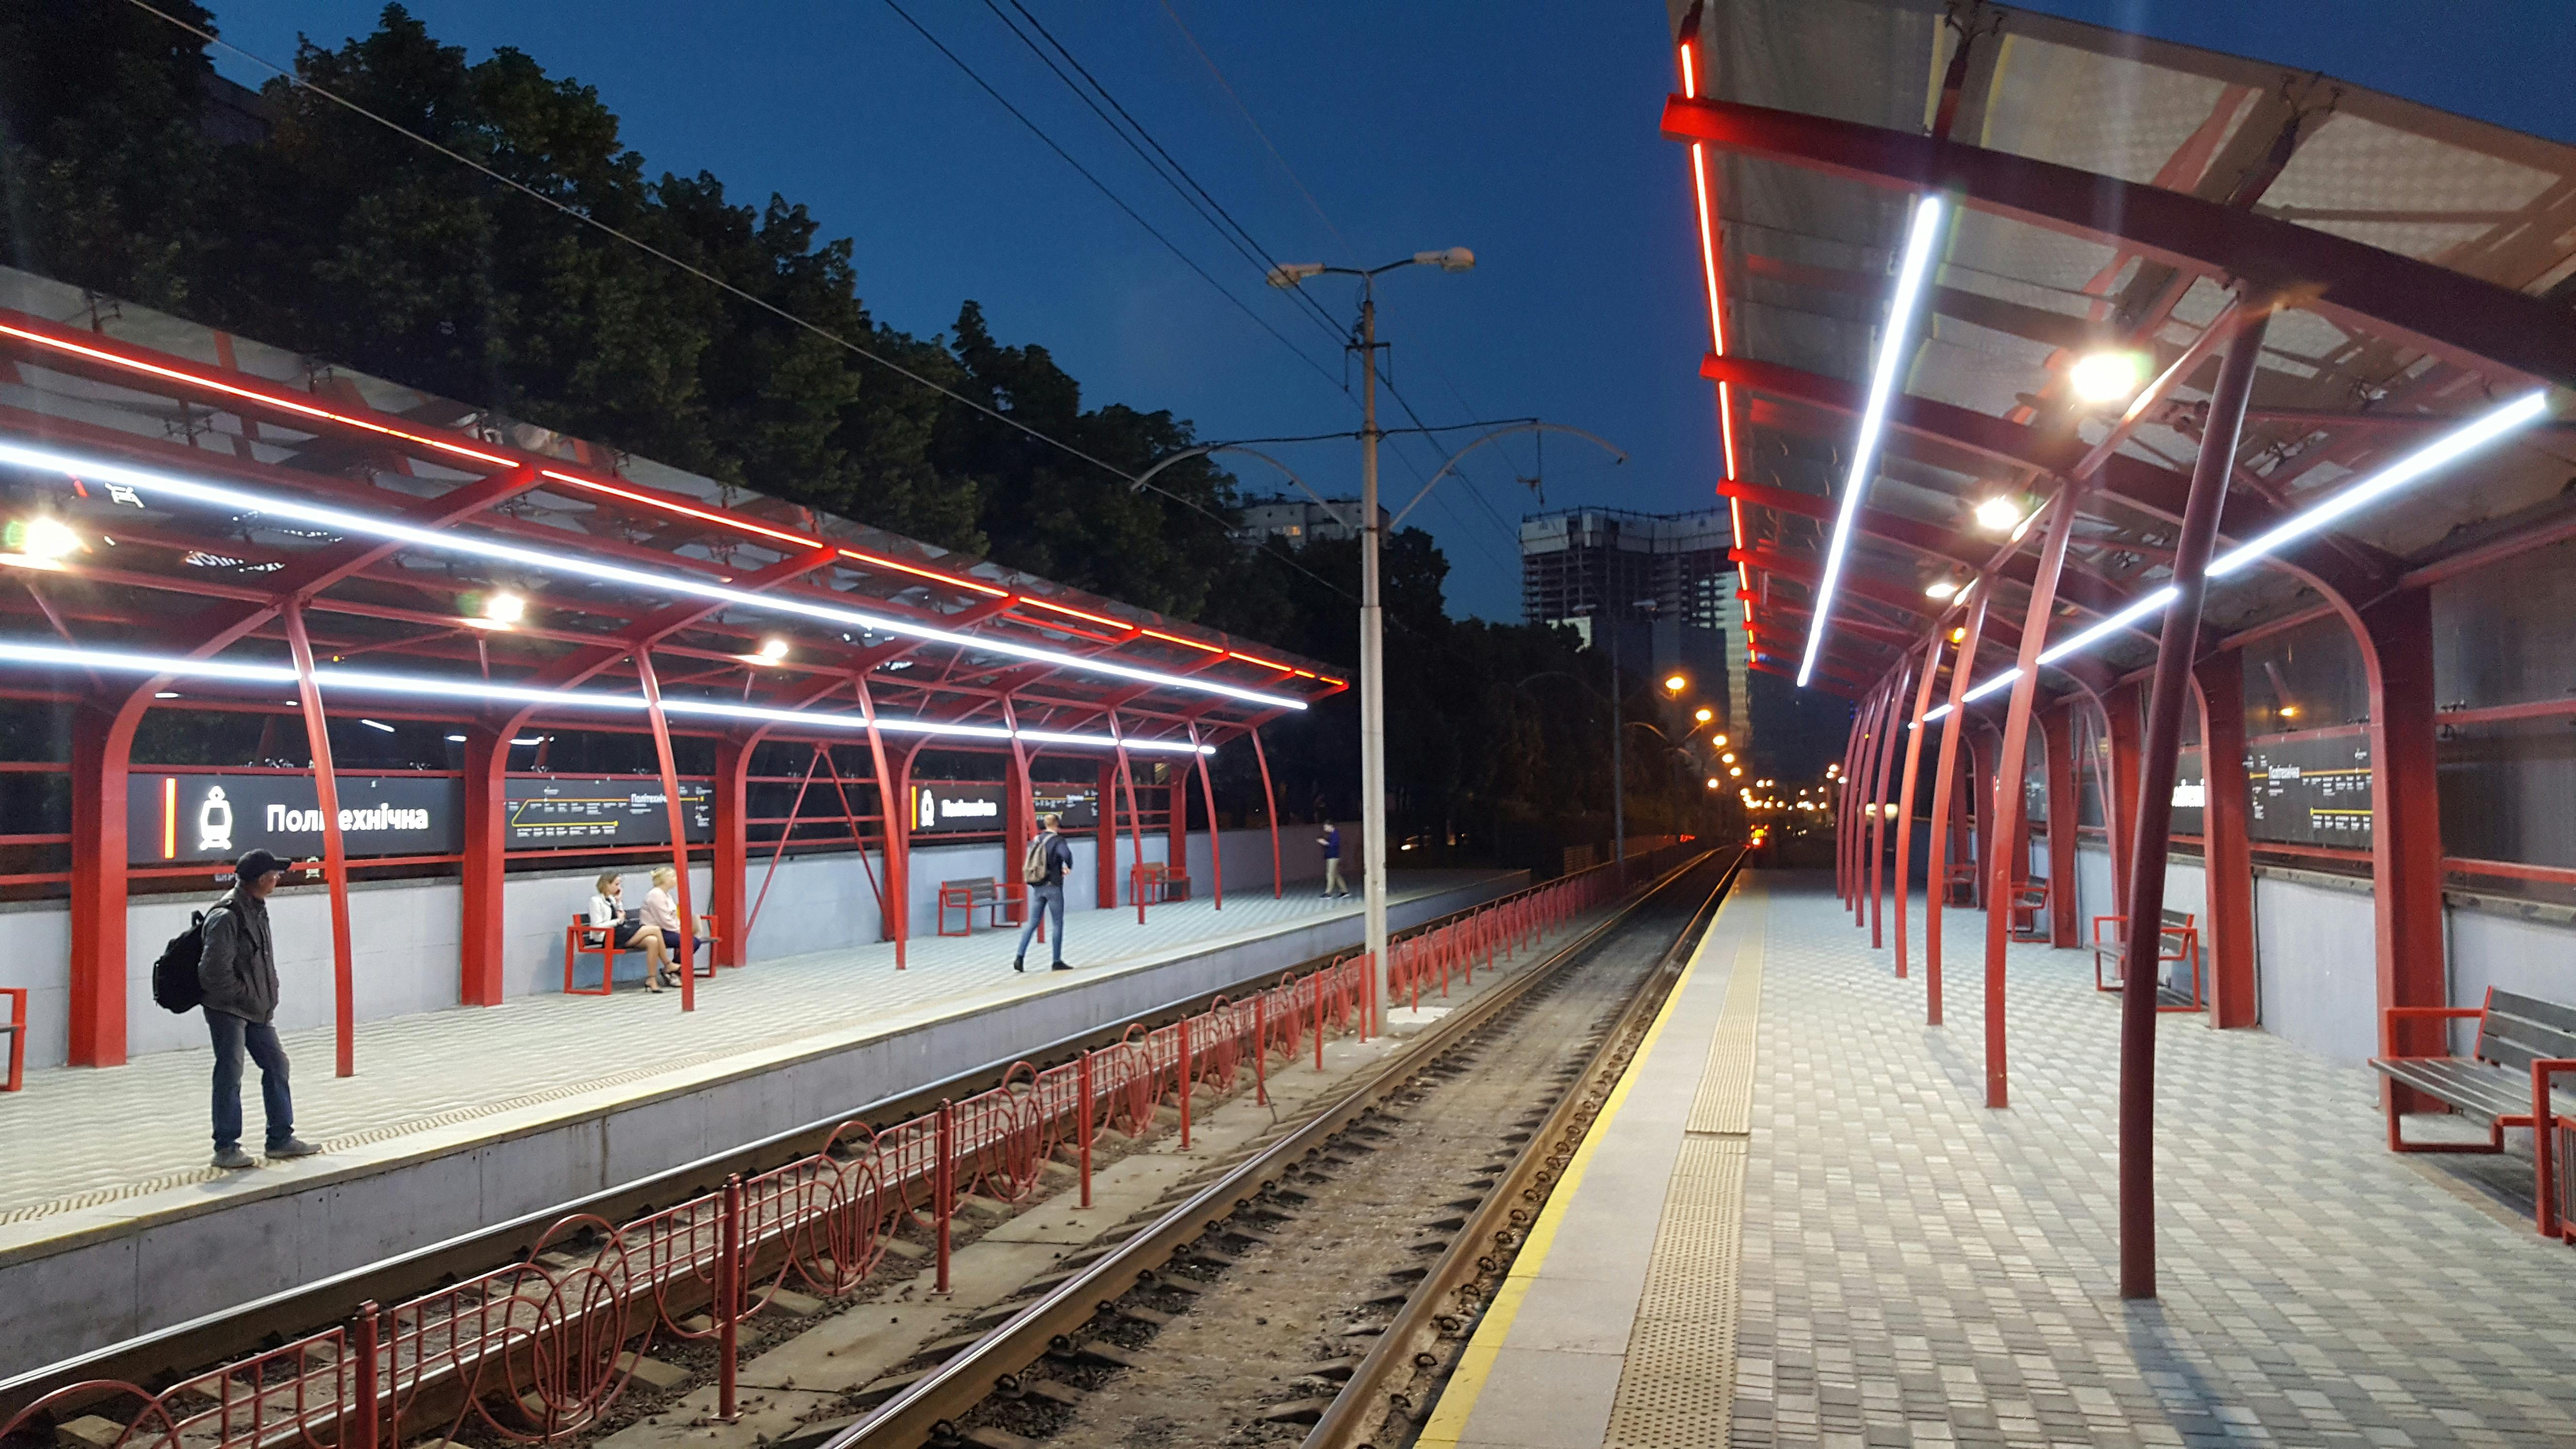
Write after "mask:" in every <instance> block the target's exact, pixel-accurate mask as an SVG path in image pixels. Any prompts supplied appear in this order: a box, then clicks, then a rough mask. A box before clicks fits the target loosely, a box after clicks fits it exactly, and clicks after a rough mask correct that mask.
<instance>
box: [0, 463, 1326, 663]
mask: <svg viewBox="0 0 2576 1449" xmlns="http://www.w3.org/2000/svg"><path fill="white" fill-rule="evenodd" d="M0 463H9V464H15V465H17V466H19V467H22V468H31V469H36V470H40V471H43V472H49V473H61V474H65V475H68V476H75V477H80V478H85V479H92V480H95V481H98V482H102V483H122V484H125V485H127V486H128V487H133V488H148V489H151V490H153V491H155V492H157V493H161V494H165V495H168V496H171V497H176V498H185V499H188V500H190V501H192V502H196V503H203V504H210V505H213V506H215V507H219V508H230V509H236V510H240V511H243V512H250V513H259V514H263V515H266V516H268V517H270V518H280V519H291V520H293V521H295V522H298V523H305V524H312V525H315V526H317V527H321V528H327V529H330V530H332V531H333V532H336V533H343V534H355V535H358V536H360V537H365V538H378V539H384V540H387V541H389V542H395V543H403V544H408V545H411V546H413V547H417V548H425V549H432V550H436V551H438V552H442V553H456V554H468V555H471V556H473V557H476V558H487V559H497V560H500V561H502V562H505V563H512V564H517V565H519V566H521V567H523V568H530V569H537V570H540V571H543V572H546V573H554V574H571V575H574V576H577V577H580V578H591V579H600V580H603V581H605V582H609V583H616V584H624V585H626V586H628V587H630V588H637V589H646V590H651V591H655V592H658V593H664V594H685V595H688V596H689V597H691V598H699V599H716V600H720V601H722V602H724V603H726V604H730V605H734V606H736V607H739V608H745V609H756V610H759V611H762V612H764V613H772V614H791V615H795V616H798V617H801V618H807V619H815V620H820V621H822V622H825V623H830V624H840V625H846V626H849V627H852V628H859V629H870V630H874V631H876V632H878V633H882V634H899V635H902V636H904V637H906V638H911V639H927V640H931V641H933V642H936V643H941V644H953V645H955V646H957V647H958V648H961V649H976V650H981V651H983V652H984V653H987V654H1002V655H1008V656H1010V657H1011V658H1014V659H1026V660H1030V661H1032V662H1035V663H1040V664H1052V665H1055V666H1056V667H1058V668H1061V669H1070V670H1074V671H1077V672H1080V673H1086V674H1097V675H1105V676H1107V677H1110V678H1114V679H1132V680H1135V681H1137V682H1139V683H1143V684H1153V685H1157V686H1160V687H1162V688H1165V689H1179V690H1187V691H1189V692H1191V693H1193V694H1215V695H1223V696H1225V697H1226V698H1229V699H1240V700H1244V701H1246V702H1248V703H1252V704H1263V705H1269V706H1272V707H1274V708H1278V709H1304V708H1305V707H1306V702H1305V701H1304V700H1302V699H1292V698H1290V697H1289V696H1287V695H1283V694H1268V693H1265V692H1263V691H1261V690H1257V689H1245V688H1243V687H1241V686H1239V685H1232V684H1222V683H1219V682H1217V681H1215V680H1210V679H1194V678H1191V677H1188V676H1186V675H1179V674H1166V673H1164V672H1162V671H1160V670H1155V669H1141V668H1138V667H1136V666H1135V665H1132V664H1118V663H1113V662H1111V661H1109V660H1105V659H1097V658H1090V657H1086V656H1084V655H1080V654H1068V653H1065V652H1064V651H1063V650H1060V649H1048V648H1044V647H1042V646H1039V645H1034V644H1021V643H1018V642H1015V641H1013V640H1009V639H1002V638H996V637H994V636H991V635H986V634H963V633H959V632H957V631H956V630H953V629H942V628H939V627H937V626H936V625H931V624H919V623H915V622H913V621H911V620H908V619H903V618H898V617H895V616H893V615H886V614H870V613H864V612H862V611H860V610H856V609H845V608H841V607H838V606H836V605H832V604H824V603H817V602H813V601H811V600H805V599H798V598H795V597H792V596H787V595H776V594H754V593H748V592H745V591H744V590H741V589H736V588H729V587H727V586H725V585H723V584H717V583H710V582H708V581H706V580H704V579H697V578H691V577H689V576H688V575H686V574H666V573H657V572H653V571H650V570H646V569H632V568H626V567H623V566H621V565H618V564H609V563H599V562H596V561H593V560H590V559H586V558H583V557H581V556H580V555H579V554H577V553H571V552H549V551H547V550H543V549H535V548H526V547H521V546H518V545H515V544H507V543H499V542H496V541H494V540H491V539H487V538H479V537H476V536H474V535H472V534H466V533H450V532H445V531H442V530H439V529H431V528H420V527H416V526H414V525H412V524H407V523H397V522H395V521H393V520H391V519H385V518H374V517H369V516H368V515H366V514H363V513H350V512H347V511H345V510H342V509H338V508H328V507H324V506H322V505H320V504H313V503H302V502H298V501H296V500H294V499H291V498H277V497H270V496H268V495H265V494H259V493H250V492H245V491H243V490H241V489H238V488H228V487H224V486H222V485H220V484H214V483H202V482H198V481H197V480H195V479H190V478H178V477H173V476H171V475H169V474H166V473H156V472H152V471H150V470H147V469H142V468H131V467H127V466H125V465H124V464H122V463H117V462H114V461H112V460H110V459H106V458H93V457H83V456H78V455H74V454H70V453H62V452H56V451H53V450H51V449H46V448H30V447H27V446H25V445H23V444H19V443H11V442H0Z"/></svg>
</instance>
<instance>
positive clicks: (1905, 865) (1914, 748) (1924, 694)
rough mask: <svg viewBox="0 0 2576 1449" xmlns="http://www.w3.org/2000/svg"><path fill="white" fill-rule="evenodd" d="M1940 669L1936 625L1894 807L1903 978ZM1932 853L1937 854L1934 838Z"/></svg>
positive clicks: (1936, 900)
mask: <svg viewBox="0 0 2576 1449" xmlns="http://www.w3.org/2000/svg"><path fill="white" fill-rule="evenodd" d="M1940 672H1941V630H1940V628H1939V626H1938V625H1935V626H1934V628H1933V630H1932V642H1931V644H1930V645H1929V646H1927V647H1926V648H1925V649H1924V651H1923V669H1922V676H1921V677H1920V678H1919V679H1917V680H1916V681H1915V682H1914V713H1913V715H1912V716H1911V718H1910V720H1909V722H1908V724H1907V726H1906V730H1905V778H1904V782H1903V784H1902V785H1901V786H1900V787H1899V788H1898V790H1897V806H1896V977H1897V979H1898V980H1900V981H1902V980H1904V979H1905V917H1906V914H1907V912H1909V911H1910V910H1912V909H1913V900H1914V790H1915V785H1916V782H1917V776H1918V773H1919V771H1920V768H1921V766H1922V763H1923V714H1924V711H1926V710H1928V709H1930V708H1931V706H1932V680H1933V677H1934V676H1936V675H1938V674H1939V673H1940ZM1933 853H1934V854H1935V855H1936V856H1937V855H1938V854H1939V842H1938V840H1937V839H1936V840H1935V841H1934V847H1933ZM1940 873H1941V872H1940V869H1939V867H1938V866H1937V865H1936V866H1935V867H1934V868H1933V869H1932V870H1931V871H1929V872H1927V873H1926V876H1925V881H1926V884H1927V885H1929V886H1930V887H1931V888H1930V889H1928V890H1926V891H1925V892H1924V896H1925V900H1926V904H1925V906H1924V909H1925V910H1926V911H1927V912H1930V913H1932V914H1938V913H1939V912H1940V909H1941V904H1940V901H1941V897H1940V886H1939V884H1938V883H1937V881H1935V880H1934V879H1933V878H1934V877H1937V876H1939V875H1940Z"/></svg>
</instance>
